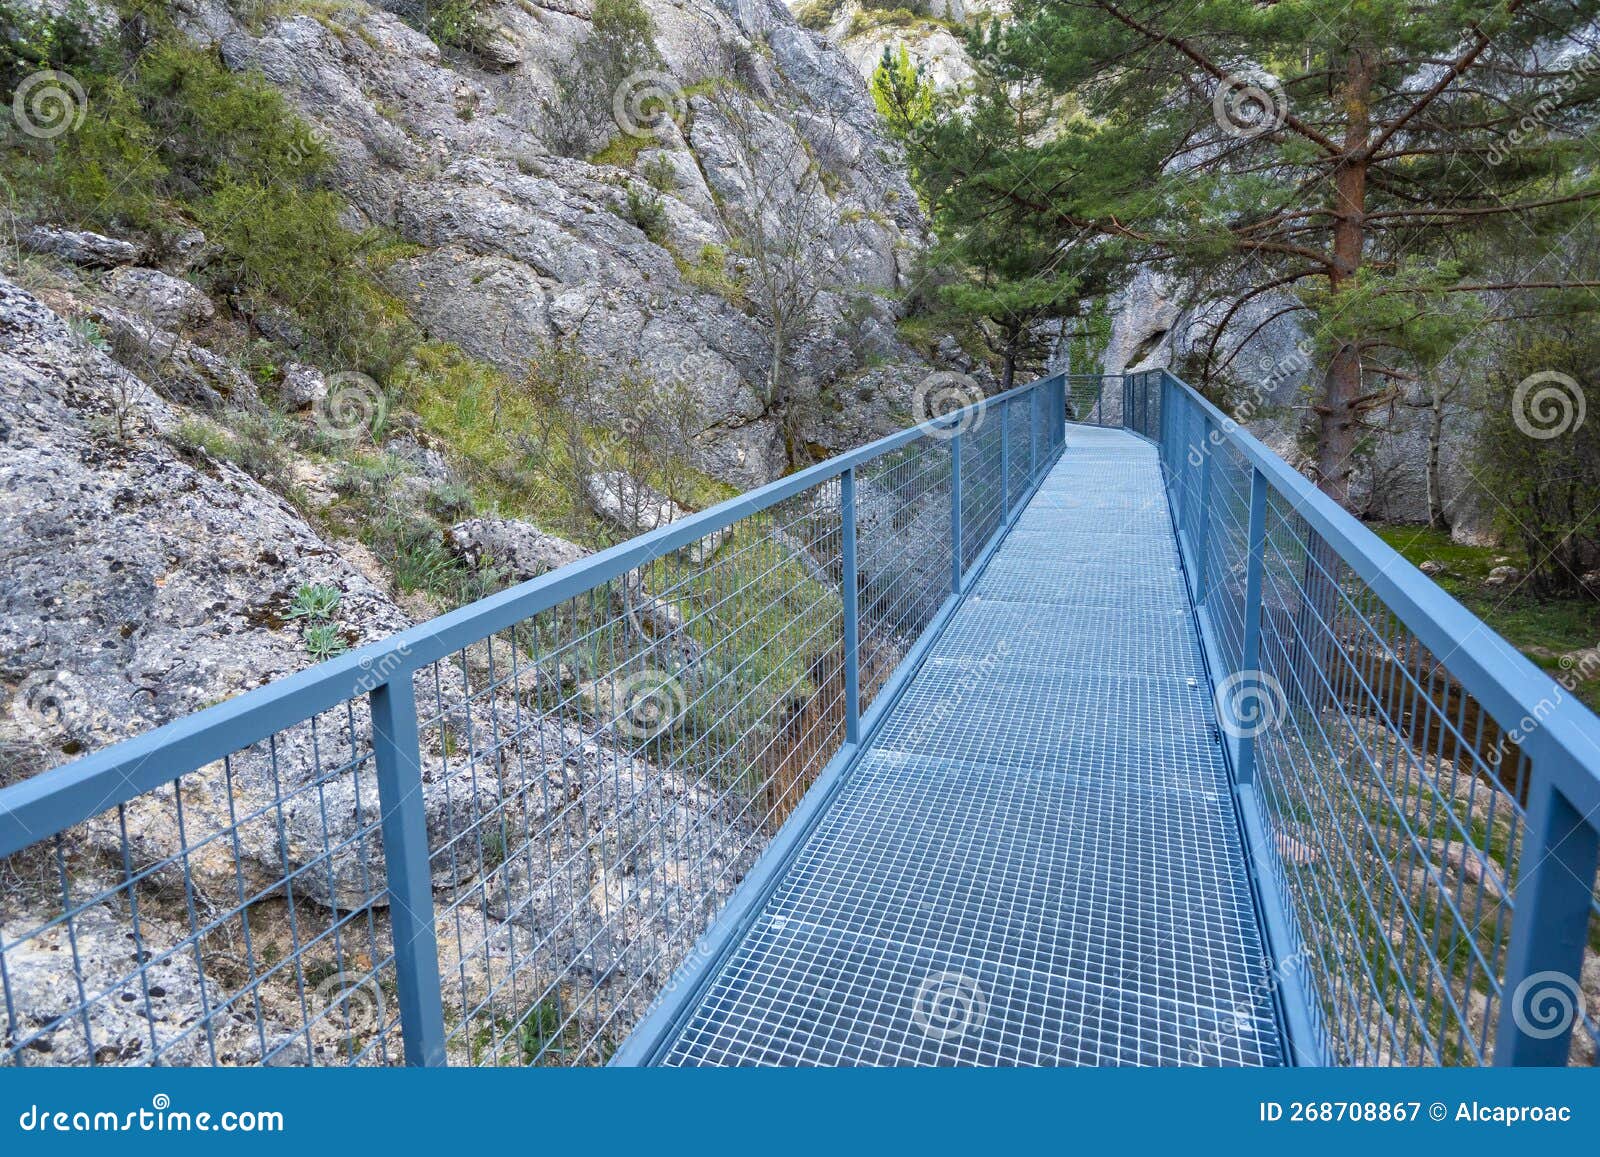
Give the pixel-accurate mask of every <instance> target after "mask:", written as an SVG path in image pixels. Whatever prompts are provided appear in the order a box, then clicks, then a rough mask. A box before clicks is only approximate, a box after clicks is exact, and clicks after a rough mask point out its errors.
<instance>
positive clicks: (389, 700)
mask: <svg viewBox="0 0 1600 1157" xmlns="http://www.w3.org/2000/svg"><path fill="white" fill-rule="evenodd" d="M371 703H372V756H373V763H374V766H375V769H376V777H377V781H378V803H379V806H380V807H381V808H382V811H383V862H384V870H385V874H386V875H387V877H388V884H389V926H390V930H391V933H392V935H393V938H394V971H395V986H396V989H397V991H398V997H399V1003H400V1032H401V1035H402V1037H403V1038H404V1039H405V1061H406V1064H408V1065H442V1064H444V1063H445V1056H444V1039H445V1033H444V1007H443V1001H442V997H441V993H440V980H439V945H438V942H437V941H436V940H435V938H434V930H433V876H432V873H431V872H430V871H429V868H428V821H427V816H426V814H425V813H424V811H423V804H422V761H421V752H420V747H419V745H418V739H417V702H416V698H415V693H414V692H413V690H412V683H411V673H410V672H409V671H406V672H403V673H401V674H399V675H397V676H396V677H395V681H393V682H386V683H380V684H379V685H378V686H377V687H376V688H375V689H374V690H373V692H372V696H371Z"/></svg>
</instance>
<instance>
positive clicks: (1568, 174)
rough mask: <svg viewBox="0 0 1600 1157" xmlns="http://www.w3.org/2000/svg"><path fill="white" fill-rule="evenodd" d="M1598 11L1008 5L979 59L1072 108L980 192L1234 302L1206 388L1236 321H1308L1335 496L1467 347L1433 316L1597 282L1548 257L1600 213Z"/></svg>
mask: <svg viewBox="0 0 1600 1157" xmlns="http://www.w3.org/2000/svg"><path fill="white" fill-rule="evenodd" d="M1597 7H1600V5H1597V3H1596V2H1595V0H1573V2H1566V0H1559V2H1558V0H1501V2H1499V3H1491V2H1485V0H1443V2H1438V3H1427V4H1415V3H1411V2H1405V0H1356V2H1354V3H1350V2H1348V0H1277V2H1271V3H1267V2H1261V0H1203V2H1201V3H1199V4H1194V3H1192V2H1189V0H1182V2H1174V0H1066V2H1064V0H1018V3H1017V4H1016V5H1015V11H1014V18H1013V19H1012V20H1011V21H1010V22H1009V23H1007V24H1006V25H1005V26H1004V28H1003V29H1001V30H1000V31H998V32H991V33H989V34H987V35H985V36H982V37H978V38H976V39H975V41H974V46H973V47H974V51H975V52H977V53H978V55H979V58H980V60H981V61H982V62H983V63H984V66H985V67H986V68H990V69H995V68H1004V69H1012V70H1015V71H1017V72H1020V73H1025V74H1030V75H1033V76H1036V77H1037V78H1038V81H1039V84H1040V85H1041V86H1042V87H1044V88H1046V89H1048V90H1049V91H1051V92H1053V93H1055V94H1058V95H1059V96H1063V97H1065V96H1070V97H1072V98H1075V99H1076V100H1077V101H1078V104H1079V108H1080V110H1081V111H1080V115H1079V116H1078V117H1077V118H1075V119H1074V120H1072V121H1070V122H1068V123H1066V124H1064V125H1061V126H1059V127H1058V129H1057V130H1056V131H1054V132H1052V133H1050V134H1049V135H1048V139H1035V140H1033V141H1031V142H1026V143H1025V144H1024V145H1023V146H1021V147H1019V148H1017V149H1016V150H1013V151H1012V153H1011V155H1010V161H1011V165H1010V167H1011V169H1012V170H1013V171H1014V172H1015V173H1016V174H1017V176H1018V179H1017V180H1016V181H1015V184H1014V185H1013V186H1011V187H1009V188H1008V187H1004V183H1003V182H1002V183H996V184H994V185H993V186H992V192H993V193H994V194H995V196H996V197H997V198H998V199H999V200H1001V201H1003V202H1005V203H1006V204H1007V205H1009V206H1010V207H1011V208H1012V209H1013V210H1014V211H1015V212H1017V213H1018V214H1021V215H1024V216H1029V217H1031V218H1033V219H1034V220H1035V221H1036V222H1038V223H1039V229H1038V232H1039V233H1040V234H1041V235H1043V234H1045V233H1047V232H1050V231H1053V232H1054V234H1055V235H1056V236H1057V237H1058V238H1060V239H1061V240H1062V241H1063V242H1072V241H1076V239H1078V238H1079V237H1081V236H1082V235H1083V234H1084V233H1085V232H1086V231H1092V232H1093V233H1095V234H1097V235H1098V236H1100V237H1102V238H1106V239H1109V240H1113V241H1115V242H1118V243H1120V244H1123V245H1126V246H1128V247H1129V251H1131V252H1135V253H1138V254H1140V255H1141V256H1143V257H1145V258H1147V259H1152V260H1157V261H1164V262H1167V263H1169V264H1170V265H1172V266H1173V267H1176V268H1179V269H1182V270H1185V271H1187V272H1189V273H1191V274H1193V275H1195V276H1197V277H1201V278H1205V279H1209V280H1210V281H1211V282H1212V283H1214V284H1215V285H1219V286H1222V287H1225V288H1226V289H1227V291H1228V297H1229V304H1228V306H1227V308H1226V310H1225V312H1224V314H1223V315H1222V317H1221V318H1220V324H1218V325H1217V326H1216V327H1215V328H1214V330H1213V333H1212V339H1211V344H1210V348H1209V349H1208V350H1207V351H1206V355H1207V357H1206V360H1207V369H1208V372H1220V371H1222V370H1224V369H1225V368H1226V361H1227V357H1228V356H1230V355H1228V354H1226V353H1224V352H1221V351H1223V350H1225V349H1226V348H1230V347H1231V348H1232V349H1233V350H1235V351H1236V350H1237V349H1238V348H1239V345H1240V344H1241V339H1243V338H1245V337H1248V336H1249V335H1248V334H1245V333H1237V332H1233V331H1232V328H1231V327H1233V325H1234V323H1235V320H1236V319H1237V318H1238V317H1239V316H1240V311H1242V310H1243V309H1244V307H1245V306H1247V305H1248V304H1249V303H1250V302H1251V301H1254V300H1256V299H1257V298H1260V297H1263V296H1266V295H1273V297H1269V300H1271V299H1274V297H1279V298H1283V299H1284V300H1286V301H1287V304H1285V305H1283V306H1282V307H1281V308H1280V309H1278V310H1275V311H1273V313H1272V314H1271V316H1278V315H1280V314H1286V313H1297V314H1300V315H1302V321H1303V323H1304V324H1305V326H1306V329H1307V330H1308V332H1309V333H1310V334H1311V335H1312V336H1313V338H1314V340H1315V343H1316V347H1317V354H1318V358H1319V360H1320V362H1321V363H1322V367H1323V368H1322V376H1321V381H1320V383H1318V384H1317V385H1316V386H1315V387H1314V389H1313V396H1312V397H1311V398H1310V399H1309V403H1310V404H1309V411H1310V423H1309V425H1310V427H1311V430H1310V432H1311V435H1312V441H1313V443H1314V446H1315V454H1314V457H1315V465H1316V471H1317V477H1318V482H1319V484H1320V485H1321V486H1322V488H1323V489H1324V490H1325V491H1326V492H1327V493H1328V494H1330V495H1332V496H1333V497H1335V498H1337V499H1339V500H1340V501H1346V500H1347V499H1348V493H1349V482H1350V475H1351V469H1352V463H1353V460H1354V456H1355V454H1356V452H1357V450H1358V448H1359V446H1360V443H1361V442H1362V440H1363V437H1364V431H1365V429H1366V427H1367V425H1368V424H1369V422H1370V421H1372V420H1374V416H1375V415H1376V414H1377V413H1378V412H1379V411H1380V410H1381V409H1383V408H1385V407H1387V405H1388V403H1389V402H1390V401H1391V400H1392V399H1393V397H1394V395H1395V392H1396V390H1397V388H1398V386H1399V384H1400V383H1402V382H1404V381H1406V380H1408V379H1409V378H1411V377H1412V376H1414V375H1413V374H1412V373H1411V372H1410V371H1411V369H1414V368H1415V367H1416V366H1417V365H1418V364H1425V363H1437V361H1438V360H1439V358H1440V356H1441V350H1443V349H1448V348H1449V346H1450V345H1451V344H1452V343H1454V342H1456V341H1459V340H1461V339H1462V338H1463V337H1464V336H1466V335H1465V332H1464V331H1462V329H1461V328H1460V324H1461V319H1462V318H1463V317H1470V316H1472V311H1471V310H1460V309H1453V308H1450V309H1446V308H1441V303H1443V302H1445V301H1447V300H1450V301H1453V300H1457V298H1456V297H1455V296H1454V295H1461V294H1475V295H1480V296H1484V295H1487V296H1488V297H1490V298H1496V299H1497V298H1499V297H1501V296H1503V295H1505V294H1518V293H1523V292H1525V291H1527V290H1530V289H1545V288H1557V289H1560V288H1569V289H1582V290H1587V289H1590V288H1593V287H1594V285H1595V283H1593V282H1589V281H1585V280H1582V279H1581V278H1579V277H1575V276H1573V275H1572V274H1570V273H1568V272H1567V271H1566V268H1565V265H1564V263H1563V261H1562V259H1561V254H1562V252H1563V249H1564V247H1565V246H1567V245H1569V244H1570V240H1571V238H1572V237H1573V236H1574V235H1575V234H1576V233H1577V232H1580V231H1590V230H1592V229H1593V223H1592V218H1591V213H1593V212H1594V211H1595V210H1596V209H1597V207H1600V206H1596V205H1595V204H1594V203H1593V202H1594V201H1595V199H1596V198H1597V197H1600V170H1597V169H1596V166H1595V160H1596V157H1595V153H1596V144H1595V142H1594V141H1593V140H1591V139H1588V138H1587V137H1586V131H1587V130H1588V129H1589V128H1591V127H1592V126H1593V123H1594V116H1595V112H1596V102H1597V100H1600V55H1597V54H1596V52H1595V49H1594V47H1593V45H1594V44H1595V42H1596V41H1597V39H1600V36H1597V33H1596V29H1595V27H1594V22H1595V20H1596V10H1597ZM959 163H961V164H969V163H970V159H969V158H962V159H961V161H960V162H959ZM984 163H986V164H990V165H992V164H993V160H992V158H989V159H986V160H985V162H984ZM1508 254H1509V255H1510V256H1509V257H1508V256H1507V255H1508ZM1508 271H1509V272H1508ZM1256 324H1257V328H1259V324H1260V323H1259V322H1258V323H1256ZM1452 327H1454V328H1452ZM1224 334H1227V335H1229V337H1230V339H1231V341H1230V343H1228V344H1224V343H1223V342H1222V337H1223V335H1224Z"/></svg>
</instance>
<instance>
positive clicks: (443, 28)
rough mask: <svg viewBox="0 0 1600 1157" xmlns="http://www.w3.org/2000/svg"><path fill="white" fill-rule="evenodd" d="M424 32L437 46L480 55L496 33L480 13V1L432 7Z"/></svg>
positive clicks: (445, 1)
mask: <svg viewBox="0 0 1600 1157" xmlns="http://www.w3.org/2000/svg"><path fill="white" fill-rule="evenodd" d="M424 31H425V32H427V34H428V35H429V37H431V38H432V40H433V42H434V43H435V44H444V45H448V46H450V47H451V48H460V49H463V50H465V51H468V52H476V51H478V50H480V49H482V48H483V46H484V44H485V43H487V41H488V39H489V36H490V33H491V32H492V29H491V28H490V27H489V25H488V24H487V23H486V22H485V21H484V19H483V16H482V15H481V14H480V13H479V11H478V0H443V3H440V4H436V5H432V6H431V9H430V11H429V12H428V19H427V27H426V28H425V29H424Z"/></svg>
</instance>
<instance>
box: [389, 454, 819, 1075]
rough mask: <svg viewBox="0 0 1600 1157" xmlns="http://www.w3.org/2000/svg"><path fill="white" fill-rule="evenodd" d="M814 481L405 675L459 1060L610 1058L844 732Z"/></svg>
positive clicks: (453, 1047) (449, 1018)
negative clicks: (444, 801)
mask: <svg viewBox="0 0 1600 1157" xmlns="http://www.w3.org/2000/svg"><path fill="white" fill-rule="evenodd" d="M840 547H841V517H840V509H839V503H838V486H837V484H836V483H835V484H832V485H829V484H826V483H824V484H820V485H818V486H816V487H813V488H811V489H809V490H806V491H803V492H801V493H800V494H798V495H796V496H794V497H792V498H789V499H786V500H785V501H783V502H781V503H779V504H777V505H775V506H773V507H770V508H768V509H766V510H763V511H761V512H760V513H758V514H755V515H752V516H750V517H748V518H745V519H741V520H740V521H738V522H735V523H734V524H733V525H732V526H730V527H728V528H727V529H726V530H723V531H719V532H717V533H716V534H714V535H711V536H709V537H706V538H702V539H699V540H696V541H694V542H691V543H689V544H688V545H686V546H685V547H683V548H681V549H679V550H678V551H676V552H674V553H673V554H671V555H668V556H665V557H662V558H657V559H654V560H652V561H651V562H649V563H647V564H645V565H643V566H640V567H638V568H637V569H635V570H632V571H630V572H628V573H627V574H625V575H624V576H622V577H621V578H620V579H617V580H615V581H613V582H612V583H610V584H608V585H607V586H605V587H601V588H594V589H590V590H588V591H585V592H584V593H583V594H581V595H579V596H577V597H576V598H573V599H569V600H567V601H565V602H563V603H560V604H558V605H557V606H554V607H552V608H550V609H549V610H547V611H545V612H542V613H541V614H539V615H536V616H533V617H532V618H530V619H527V620H524V621H522V622H520V623H517V624H516V625H514V626H513V627H512V628H510V629H509V630H507V631H504V632H502V633H500V634H499V635H496V636H493V637H491V638H490V639H487V640H484V641H483V642H481V643H478V644H475V645H474V646H473V647H472V648H469V649H468V650H467V651H466V652H465V653H462V654H459V655H457V656H454V657H453V658H452V659H451V660H449V661H445V662H440V663H435V664H433V665H432V666H431V667H429V668H428V669H425V670H424V671H422V672H420V673H419V683H420V687H421V691H422V696H423V699H424V701H425V702H426V704H427V708H426V710H425V711H424V713H423V716H422V719H421V724H422V736H423V743H424V746H425V747H428V748H436V749H438V750H439V751H440V752H441V753H442V758H443V760H444V761H445V763H446V764H447V765H448V766H451V767H453V768H456V769H457V771H458V776H457V779H458V782H460V783H462V784H466V785H470V796H469V797H468V798H466V799H464V800H462V806H461V808H460V809H459V813H458V815H459V818H460V819H461V820H463V821H465V822H464V823H462V824H459V825H458V826H457V827H455V828H454V829H451V830H448V831H441V832H439V833H438V834H437V835H435V836H434V837H433V839H432V841H431V850H432V856H433V865H434V877H435V880H436V882H437V881H438V880H439V879H440V878H441V877H443V878H447V879H451V880H460V881H461V884H460V885H459V886H458V887H457V888H456V889H455V890H454V891H452V892H451V893H450V894H449V895H448V897H446V898H442V899H441V901H440V903H439V918H440V928H441V935H440V940H439V955H440V972H441V976H442V979H443V983H444V991H445V1023H446V1027H447V1031H448V1039H447V1044H448V1048H449V1052H450V1059H451V1060H452V1062H454V1063H472V1064H512V1065H526V1064H558V1063H559V1064H573V1063H603V1062H604V1061H605V1060H607V1059H608V1058H609V1056H610V1054H611V1053H612V1052H613V1051H614V1049H615V1047H616V1045H617V1044H618V1043H619V1042H620V1041H621V1039H622V1038H623V1037H624V1036H626V1035H627V1033H628V1032H629V1031H631V1030H632V1028H633V1027H634V1025H635V1024H636V1023H637V1021H638V1019H639V1018H640V1017H641V1016H642V1015H643V1013H644V1012H645V1011H646V1010H647V1008H648V1006H649V1004H650V1002H651V1001H652V1000H654V998H655V997H656V995H657V993H658V992H659V991H660V989H661V988H662V986H663V985H664V984H665V983H666V981H667V979H668V978H669V977H670V976H671V975H672V973H673V971H674V970H675V969H676V968H677V967H678V965H679V964H680V963H681V962H682V961H683V959H684V958H685V956H686V955H687V953H688V952H689V950H690V948H691V947H692V946H693V944H694V943H695V941H696V940H697V939H698V937H699V936H700V935H701V934H702V933H703V932H704V931H705V929H706V928H707V926H708V925H709V924H710V923H711V921H712V919H713V918H714V917H715V916H716V914H717V912H718V911H720V909H721V908H722V905H723V903H724V902H725V901H726V900H727V898H728V896H729V895H730V894H731V892H732V891H733V889H734V887H735V886H736V885H737V884H738V883H739V881H740V880H741V879H742V877H743V876H744V874H745V873H746V871H748V869H749V867H750V865H751V864H752V863H753V862H754V861H755V859H756V857H757V856H758V855H759V854H760V853H761V851H762V850H763V849H764V848H765V846H766V844H767V842H768V841H769V840H770V839H771V837H772V835H773V834H774V833H775V832H776V831H777V829H778V828H779V827H780V826H781V825H782V823H783V821H784V819H785V818H786V817H787V816H788V815H789V813H790V812H791V811H792V810H793V809H794V807H795V805H796V804H797V803H798V802H799V799H800V797H801V796H802V795H803V794H804V793H805V791H806V789H807V788H808V787H810V785H811V783H812V782H813V781H814V780H815V778H816V776H817V773H818V772H819V771H821V769H822V767H823V766H824V765H825V764H826V763H827V762H828V760H829V759H831V758H832V757H833V755H834V754H835V753H837V752H838V750H839V749H840V747H841V746H842V743H843V736H844V695H843V670H844V660H843V651H842V646H843V634H842V618H843V608H842V604H841V602H840V595H839V579H840V573H841V561H840Z"/></svg>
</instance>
